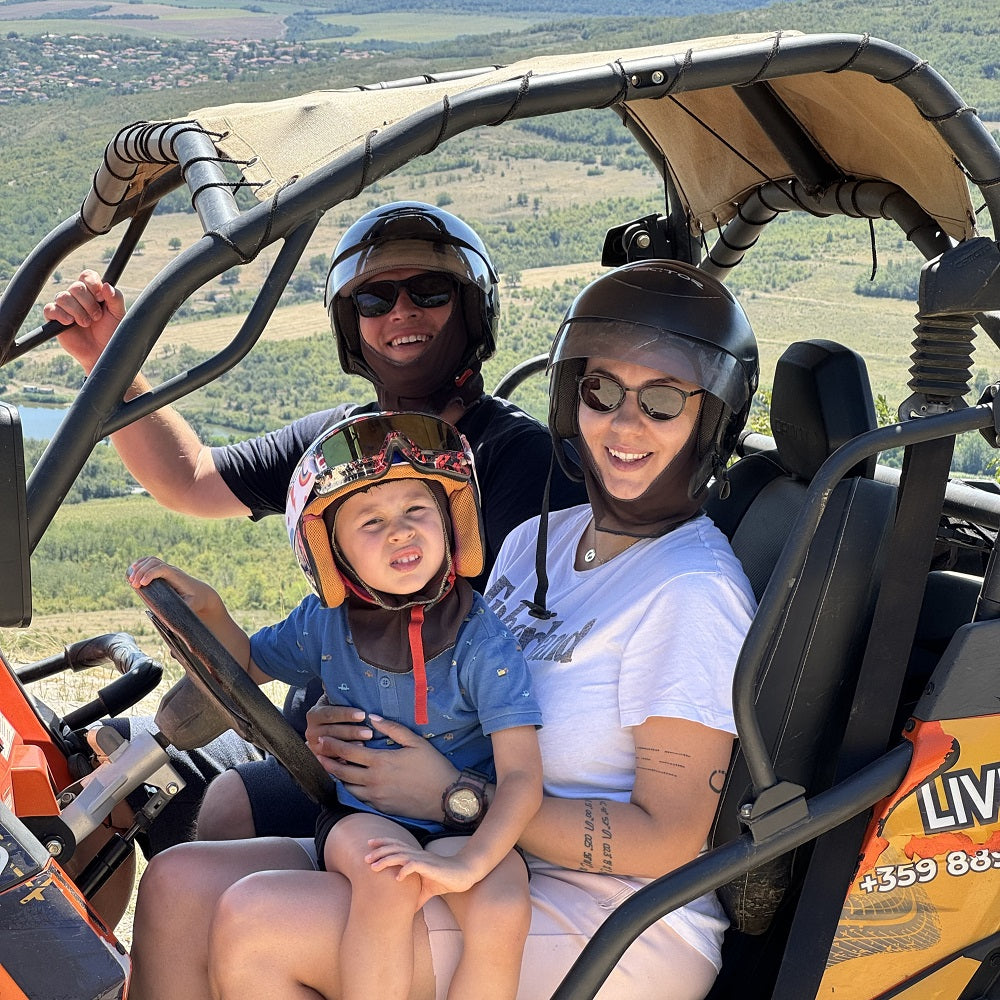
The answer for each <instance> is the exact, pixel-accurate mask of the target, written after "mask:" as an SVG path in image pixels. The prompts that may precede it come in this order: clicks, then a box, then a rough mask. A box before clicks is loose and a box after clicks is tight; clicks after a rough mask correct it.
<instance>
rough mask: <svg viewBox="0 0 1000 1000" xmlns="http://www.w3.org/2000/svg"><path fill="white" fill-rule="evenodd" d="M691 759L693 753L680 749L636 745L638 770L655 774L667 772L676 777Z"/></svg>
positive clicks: (666, 773)
mask: <svg viewBox="0 0 1000 1000" xmlns="http://www.w3.org/2000/svg"><path fill="white" fill-rule="evenodd" d="M690 760H691V755H690V754H687V753H682V752H681V751H680V750H665V749H663V748H661V747H636V748H635V769H636V770H637V771H652V772H653V773H654V774H665V775H667V776H668V777H674V776H675V775H676V774H677V772H678V771H683V770H684V768H685V767H687V766H688V763H689V762H690Z"/></svg>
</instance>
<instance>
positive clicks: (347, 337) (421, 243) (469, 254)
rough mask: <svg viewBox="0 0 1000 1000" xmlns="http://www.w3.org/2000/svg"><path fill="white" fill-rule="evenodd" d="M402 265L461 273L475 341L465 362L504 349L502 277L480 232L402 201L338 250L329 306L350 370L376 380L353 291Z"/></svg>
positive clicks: (371, 217) (352, 232) (355, 229)
mask: <svg viewBox="0 0 1000 1000" xmlns="http://www.w3.org/2000/svg"><path fill="white" fill-rule="evenodd" d="M397 267H419V268H424V269H426V270H428V271H445V272H447V273H448V274H453V275H454V276H455V277H456V278H458V280H459V282H460V283H461V285H462V294H461V305H462V312H463V319H464V321H465V329H466V333H467V335H468V341H469V350H468V352H467V354H466V357H465V358H464V359H463V365H462V368H463V369H464V368H469V367H472V368H475V369H477V370H478V368H479V366H480V364H481V363H482V362H483V361H485V360H486V359H487V358H489V357H492V355H493V352H494V350H495V349H496V329H497V322H498V319H499V314H500V294H499V289H498V284H499V281H498V278H497V274H496V270H495V269H494V267H493V262H492V261H491V260H490V256H489V253H488V252H487V250H486V247H485V246H484V244H483V241H482V240H481V239H480V238H479V236H478V235H477V234H476V232H475V231H474V230H473V229H472V228H471V227H470V226H468V225H467V224H466V223H464V222H463V221H462V220H461V219H459V218H458V217H457V216H454V215H452V214H451V213H450V212H445V211H444V210H443V209H440V208H435V207H434V206H433V205H426V204H424V203H423V202H419V201H396V202H393V203H391V204H389V205H384V206H383V207H381V208H375V209H372V210H371V211H370V212H366V213H365V214H364V215H362V216H361V218H360V219H358V221H357V222H355V223H354V224H353V225H352V226H351V227H350V228H349V229H348V230H347V232H345V233H344V235H343V236H342V237H341V238H340V242H339V243H338V244H337V248H336V249H335V250H334V252H333V262H332V263H331V265H330V273H329V274H328V276H327V279H326V296H325V305H326V309H327V312H328V313H329V315H330V323H331V324H332V326H333V333H334V336H335V337H336V339H337V351H338V353H339V355H340V364H341V367H342V368H343V369H344V371H346V372H348V373H350V374H355V375H362V376H363V377H365V378H367V379H369V380H375V378H374V373H373V372H372V371H371V369H370V367H369V366H368V364H367V362H366V361H365V360H364V358H363V357H362V355H361V333H360V331H359V329H358V317H357V313H356V311H355V308H354V304H353V303H352V302H351V299H350V294H351V292H352V290H353V289H354V288H355V287H356V286H357V285H359V284H360V283H361V282H362V281H365V280H367V279H369V278H371V277H372V276H373V275H376V274H378V273H379V272H381V271H390V270H393V269H395V268H397ZM375 381H377V380H375Z"/></svg>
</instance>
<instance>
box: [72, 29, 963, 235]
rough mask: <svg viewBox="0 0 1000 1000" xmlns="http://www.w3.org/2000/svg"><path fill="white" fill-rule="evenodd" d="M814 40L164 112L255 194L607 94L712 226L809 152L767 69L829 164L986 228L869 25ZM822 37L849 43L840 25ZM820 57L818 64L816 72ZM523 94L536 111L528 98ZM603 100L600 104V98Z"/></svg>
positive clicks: (150, 168)
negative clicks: (406, 130)
mask: <svg viewBox="0 0 1000 1000" xmlns="http://www.w3.org/2000/svg"><path fill="white" fill-rule="evenodd" d="M816 37H817V36H802V35H800V34H799V33H797V32H780V33H772V34H762V35H743V36H736V35H734V36H726V37H718V38H703V39H698V40H695V41H685V42H675V43H669V44H663V45H653V46H647V47H643V48H628V49H620V50H617V49H611V50H605V51H599V52H583V53H567V54H563V55H546V56H538V57H533V58H530V59H525V60H522V61H520V62H517V63H514V64H512V65H509V66H502V67H493V68H487V69H482V70H475V71H469V72H468V73H466V74H462V73H456V74H451V75H449V76H448V78H445V79H432V78H428V81H429V82H423V81H421V82H411V81H404V82H403V84H380V85H378V86H375V87H371V88H354V89H350V90H335V91H317V92H313V93H309V94H305V95H302V96H300V97H295V98H290V99H287V100H281V101H274V102H267V103H249V104H232V105H226V106H220V107H210V108H202V109H199V110H196V111H194V112H193V113H192V114H191V116H190V118H189V119H186V120H185V121H186V122H187V125H186V126H185V125H184V123H183V122H177V123H161V124H167V125H169V124H176V125H178V126H179V127H190V128H194V129H199V130H204V132H205V133H206V134H207V135H208V136H209V138H210V139H211V142H212V143H213V145H214V147H215V149H216V150H217V151H218V154H220V155H221V157H222V158H225V159H228V160H231V161H234V162H236V163H238V164H240V166H241V170H242V173H243V175H244V177H245V178H246V180H247V182H248V183H250V184H252V185H253V187H254V190H255V192H256V194H257V197H258V198H260V199H261V200H266V199H268V198H271V197H272V196H273V195H274V193H275V191H276V190H278V189H280V188H281V187H282V186H284V185H287V184H289V183H290V182H292V181H294V180H297V179H301V178H304V177H307V176H309V175H310V174H312V173H313V172H314V171H317V170H320V169H321V168H323V167H325V166H327V165H329V164H331V163H332V162H334V161H337V160H342V159H343V158H345V157H347V158H350V157H352V156H353V157H361V156H363V155H364V153H365V150H366V148H370V147H371V144H372V143H373V142H375V141H377V140H378V137H379V136H380V135H383V134H384V133H386V132H387V130H390V129H393V128H398V127H399V126H401V125H402V126H405V125H406V124H407V123H408V122H410V121H413V120H416V119H417V118H419V117H420V116H424V117H425V118H426V117H427V116H430V117H431V118H433V117H434V116H439V117H440V120H441V134H442V136H444V135H445V134H446V133H448V134H453V132H449V129H453V128H454V127H455V126H454V115H455V112H456V109H461V111H462V114H463V115H464V118H463V120H462V121H463V124H462V128H465V127H472V126H475V125H481V124H494V123H495V122H496V121H497V120H502V119H504V118H507V117H511V118H513V117H519V116H521V114H522V112H523V113H524V114H528V113H530V114H531V115H533V116H534V115H538V114H544V113H550V112H555V111H560V110H568V109H571V108H574V107H597V106H602V107H603V106H606V107H608V108H609V110H608V111H607V112H606V113H608V114H612V113H617V114H618V115H619V116H620V117H621V118H622V119H624V120H625V121H626V122H627V123H628V124H629V127H630V128H631V129H632V131H633V132H635V133H636V134H637V136H639V137H640V141H642V142H643V145H644V147H645V148H646V150H647V152H648V153H649V154H650V155H651V157H652V158H653V159H654V160H658V161H659V162H657V164H656V165H657V167H658V168H659V169H661V170H662V171H665V172H669V175H670V177H671V180H672V181H673V183H674V186H675V188H676V191H677V193H678V196H679V198H680V201H681V203H682V205H683V209H684V211H685V212H686V214H687V218H688V221H689V224H690V228H691V230H692V232H693V233H694V234H696V235H698V234H700V233H702V232H704V231H706V230H714V229H716V228H717V227H719V226H720V225H722V224H724V223H726V222H727V221H729V220H730V219H732V218H733V216H734V215H735V214H736V211H737V206H738V205H739V203H740V202H741V201H742V200H743V199H744V198H745V196H746V195H747V193H748V192H749V191H751V190H753V189H755V188H757V187H758V186H759V185H760V184H761V183H762V182H764V181H766V180H776V181H780V180H782V179H787V178H791V177H794V176H796V165H795V164H794V163H793V162H790V157H789V155H788V152H787V150H786V149H783V148H782V144H781V142H780V139H779V137H777V136H776V134H775V131H774V130H773V129H770V128H767V127H765V126H764V125H762V124H761V121H760V120H759V117H758V116H755V115H754V114H753V113H752V112H751V110H749V109H748V106H747V103H746V101H745V91H746V90H747V88H748V87H750V86H751V85H753V84H755V83H759V82H761V81H765V80H766V85H767V86H768V87H769V88H770V91H771V96H772V100H773V101H774V103H775V104H776V105H777V106H778V107H779V108H780V109H781V114H782V115H785V116H787V118H788V120H789V121H792V122H794V124H795V126H796V127H797V128H799V129H801V134H804V135H806V136H808V137H809V141H810V142H811V143H812V145H813V146H814V153H815V156H816V157H817V158H818V159H819V160H820V161H821V162H823V163H825V164H827V165H828V166H829V169H830V172H831V175H835V176H837V177H838V178H850V179H874V180H881V181H886V182H889V183H891V184H894V185H896V186H898V187H899V188H900V189H902V190H903V191H904V192H906V193H907V194H908V195H909V196H910V197H912V198H913V199H914V200H915V201H916V202H917V203H918V204H919V205H920V206H921V208H923V210H924V211H925V212H927V214H928V215H930V216H931V217H932V218H933V219H935V220H936V221H937V223H938V225H939V226H941V228H942V229H943V230H944V231H945V232H946V233H947V234H948V235H949V236H951V237H953V238H954V239H957V240H961V239H965V238H967V237H969V236H971V235H974V233H975V215H974V212H973V209H972V205H971V202H970V197H969V185H968V183H967V179H966V176H965V173H963V169H962V167H961V166H960V165H959V163H958V162H957V158H956V156H955V153H954V152H953V150H952V148H950V146H949V144H948V143H947V142H946V141H945V140H944V139H943V138H942V135H941V134H940V129H939V126H938V123H937V122H936V121H933V120H931V117H930V116H929V115H927V114H926V113H925V112H924V111H923V110H921V109H919V108H918V107H917V105H916V104H915V103H914V101H913V100H912V99H911V97H910V96H908V95H907V94H906V93H904V92H902V91H901V90H900V89H898V88H897V86H895V85H894V83H895V81H893V80H891V79H889V82H880V79H877V78H876V77H875V76H874V75H873V74H872V73H871V72H870V71H866V72H858V71H854V70H853V69H851V68H850V65H851V48H850V47H849V44H848V43H850V46H857V38H858V36H842V37H843V38H844V39H845V42H844V46H843V53H842V54H840V52H839V50H838V48H837V45H836V44H833V45H832V46H830V47H829V48H830V54H828V53H827V50H826V49H822V50H817V49H816V43H815V39H816ZM822 37H825V38H833V39H835V41H836V40H838V39H839V37H841V36H822ZM883 44H884V43H883ZM816 51H822V53H823V54H822V57H819V58H817V57H816V56H815V55H814V53H815V52H816ZM899 51H900V52H902V51H903V50H899ZM800 52H801V53H808V54H809V58H805V56H804V55H801V54H800ZM910 58H911V60H912V57H910ZM838 59H839V60H840V63H841V64H837V60H838ZM813 66H815V67H817V68H816V69H815V71H808V70H809V69H810V68H812V67H813ZM891 69H892V68H891V67H890V72H891ZM657 81H659V83H658V82H657ZM715 81H726V82H725V83H724V84H720V83H715ZM713 83H714V84H715V85H713ZM503 92H507V93H516V94H517V106H515V107H512V108H508V107H507V106H506V105H505V104H504V103H503V102H502V101H500V100H499V99H498V97H497V95H498V94H499V93H503ZM606 94H608V95H610V99H608V98H607V97H605V96H604V95H606ZM522 96H523V107H527V106H528V105H529V104H530V112H529V111H524V110H523V107H522V106H521V105H522ZM597 99H601V103H600V104H596V103H593V102H594V101H595V100H597ZM531 102H534V103H531ZM546 102H548V104H546ZM449 116H451V117H449ZM466 123H467V124H466ZM109 148H110V147H109ZM429 148H433V145H430V146H429ZM129 155H130V157H132V158H133V159H134V160H135V161H136V166H135V168H134V177H133V178H132V179H131V181H130V182H129V190H128V193H127V195H126V197H132V196H134V195H135V193H136V190H137V189H138V188H141V187H142V186H143V185H144V184H147V183H149V182H150V180H151V179H153V178H155V177H156V176H157V175H158V174H159V173H160V172H162V171H163V170H164V169H166V168H167V167H168V166H169V163H168V162H167V161H168V160H169V157H168V156H167V157H161V159H160V162H158V163H154V162H147V163H143V162H141V161H142V157H141V156H135V154H134V153H130V154H129ZM154 159H155V158H154ZM384 172H386V171H385V170H383V173H384ZM369 179H370V180H374V179H376V177H375V176H371V177H370V178H369ZM116 200H124V199H115V198H109V197H108V196H107V194H106V193H103V192H102V197H101V201H102V202H103V204H105V205H107V204H109V203H111V202H114V201H116ZM89 224H90V225H91V226H93V223H89Z"/></svg>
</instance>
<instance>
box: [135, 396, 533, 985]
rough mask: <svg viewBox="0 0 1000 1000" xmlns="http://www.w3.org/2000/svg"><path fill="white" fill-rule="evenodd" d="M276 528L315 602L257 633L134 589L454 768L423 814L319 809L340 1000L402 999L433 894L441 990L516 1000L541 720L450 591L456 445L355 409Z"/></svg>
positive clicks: (403, 416)
mask: <svg viewBox="0 0 1000 1000" xmlns="http://www.w3.org/2000/svg"><path fill="white" fill-rule="evenodd" d="M285 523H286V527H287V528H288V533H289V538H290V539H291V542H292V547H293V549H294V551H295V554H296V557H297V558H298V560H299V564H300V565H301V567H302V570H303V572H304V573H305V575H306V578H307V579H308V580H309V583H310V585H311V586H312V588H313V590H314V591H315V593H314V594H312V595H310V596H308V597H306V598H305V600H304V601H302V603H301V604H300V605H299V606H298V607H296V608H295V609H294V610H293V611H292V613H291V614H290V615H289V616H288V618H286V619H285V620H284V621H282V622H279V623H278V624H276V625H272V626H269V627H267V628H264V629H261V630H260V631H259V632H257V633H256V634H255V635H253V636H252V637H248V636H247V634H246V633H245V632H244V631H243V630H242V629H241V628H240V627H239V626H238V625H237V624H236V623H235V622H234V621H233V619H232V618H231V617H230V615H229V613H228V612H227V610H226V608H225V606H224V604H223V603H222V600H221V598H220V597H219V595H218V594H217V593H216V591H215V590H213V589H212V588H211V587H210V586H208V585H207V584H205V583H202V582H201V581H198V580H195V579H193V578H192V577H190V576H188V575H187V574H186V573H183V572H182V571H181V570H179V569H177V568H176V567H173V566H169V565H167V564H166V563H163V562H162V561H160V560H159V559H156V558H153V557H148V558H144V559H140V560H137V561H136V562H135V563H133V564H132V566H130V567H129V573H128V579H129V582H130V583H131V585H132V586H133V587H135V588H137V589H138V588H140V587H143V586H145V585H146V584H147V583H149V582H150V581H151V580H153V579H155V578H157V577H162V578H163V579H165V580H166V581H167V582H168V583H170V584H171V585H172V586H173V587H174V588H175V589H176V590H177V591H178V593H179V594H180V595H181V597H182V598H183V599H184V600H185V602H186V603H187V604H188V606H189V607H190V608H191V609H192V611H194V612H195V614H197V615H198V617H199V618H200V619H201V620H202V621H203V622H204V623H205V624H206V625H207V626H208V627H209V628H210V629H211V630H212V631H213V632H214V633H215V635H216V636H217V637H218V638H219V639H220V640H221V641H222V642H223V643H224V644H225V645H226V647H227V648H228V649H229V651H230V652H231V653H232V654H233V656H234V657H235V658H236V660H237V661H238V662H240V663H245V664H247V665H248V666H247V671H248V673H249V674H250V676H251V677H252V678H253V679H254V680H255V681H257V683H265V682H266V681H269V680H271V679H272V678H276V679H279V680H283V681H286V682H288V683H292V684H300V683H305V681H306V680H308V678H309V677H310V676H312V675H317V674H318V675H320V676H321V677H322V679H323V685H324V688H325V690H326V695H327V697H328V699H329V700H330V701H331V702H334V703H336V704H344V705H350V706H352V707H356V708H359V709H363V710H364V711H365V712H366V713H367V714H368V718H369V719H370V720H371V728H372V729H373V730H375V731H376V732H377V731H379V723H380V722H381V721H382V718H383V717H385V718H392V719H394V720H396V721H398V722H401V723H402V724H404V725H405V726H407V727H408V728H410V729H412V730H414V731H415V732H417V733H420V734H422V735H423V736H424V737H425V738H426V739H428V740H429V741H430V742H431V743H432V744H433V745H434V746H435V747H436V748H437V749H439V750H440V751H441V752H443V753H445V754H446V755H447V756H448V758H449V759H450V760H451V761H452V763H454V765H455V767H456V769H458V770H459V771H461V772H462V774H461V775H460V777H459V780H457V781H456V782H455V784H454V785H452V786H451V788H450V789H449V790H448V791H447V792H446V793H445V796H444V799H443V801H442V802H441V803H440V804H436V803H435V804H434V807H433V808H431V809H429V810H427V812H426V813H425V815H432V814H433V815H435V816H436V817H437V818H436V819H435V820H427V819H422V818H414V817H401V816H386V815H383V814H381V813H379V812H377V811H376V810H375V809H374V808H373V807H372V806H370V805H366V804H365V803H364V802H361V801H359V800H358V799H357V798H355V797H354V796H353V795H351V794H350V792H348V791H347V790H346V789H345V788H344V787H343V786H340V787H338V797H339V799H340V808H339V809H326V810H324V812H323V814H322V815H321V817H320V820H319V822H318V824H317V831H316V845H317V851H318V854H319V858H320V863H321V866H322V867H324V868H325V869H326V870H327V871H335V872H340V873H341V874H343V875H344V876H346V877H347V878H348V879H349V880H350V882H351V899H352V903H351V910H350V916H349V918H348V923H347V927H346V929H345V931H344V937H343V947H342V950H341V956H340V961H341V970H342V997H343V998H344V1000H353V998H364V1000H368V998H370V997H373V996H378V997H384V998H393V997H398V998H400V1000H403V998H405V997H407V996H408V995H409V992H410V985H411V980H412V977H413V967H412V950H413V949H412V943H411V942H412V934H413V930H412V926H413V917H414V914H415V913H416V912H417V910H418V909H419V908H420V907H421V906H422V905H423V903H424V902H425V901H426V900H427V899H428V898H429V897H431V896H434V895H442V896H443V897H444V898H445V900H446V901H447V903H448V904H449V906H450V907H451V909H452V910H453V912H454V914H455V918H456V921H457V922H458V924H459V926H460V927H461V929H462V937H463V946H462V948H463V950H462V955H461V958H460V960H459V965H458V968H457V970H456V972H455V976H454V978H453V980H452V984H451V988H450V989H449V992H448V996H449V997H450V998H452V1000H457V998H471V997H477V998H494V997H495V998H498V1000H499V998H513V997H514V996H515V995H516V993H517V987H518V979H519V974H520V966H521V950H522V947H523V943H524V940H525V937H526V935H527V932H528V925H529V922H530V904H529V899H528V873H527V867H526V865H525V863H524V861H523V859H522V858H521V857H520V856H519V855H518V854H517V853H516V851H514V850H513V848H514V845H515V843H516V841H517V838H518V836H519V835H520V833H521V831H522V830H523V829H524V827H525V825H526V824H527V823H528V821H529V820H530V819H531V817H532V816H533V815H534V814H535V812H536V811H537V809H538V807H539V805H540V803H541V796H542V785H541V760H540V755H539V750H538V740H537V737H536V734H535V729H536V727H537V726H538V725H540V724H541V716H540V714H539V711H538V706H537V704H536V702H535V699H534V697H533V695H532V693H531V686H530V679H529V677H528V672H527V667H526V665H525V662H524V658H523V656H522V654H521V651H520V648H519V646H518V645H517V643H516V641H515V640H514V639H513V637H512V636H511V635H510V634H509V633H508V632H507V630H506V629H505V628H504V627H503V625H501V624H500V622H499V620H498V619H497V618H496V616H495V615H494V614H493V612H492V611H491V610H490V609H489V608H488V607H487V605H486V603H485V601H484V600H483V598H482V597H481V596H480V595H479V594H476V593H475V592H473V590H472V588H471V587H470V586H469V583H468V581H467V580H465V579H464V577H467V576H475V575H476V574H477V573H479V572H480V569H481V565H482V552H483V542H482V531H481V526H480V519H479V506H478V496H477V490H476V484H475V475H474V471H473V465H472V455H471V452H470V451H469V448H468V445H467V444H466V442H465V439H464V438H463V437H462V436H461V435H460V434H459V433H458V432H457V431H456V430H455V429H454V428H453V427H452V426H451V425H450V424H447V423H445V422H444V421H442V420H439V419H438V418H436V417H431V416H427V415H424V414H417V413H391V414H390V413H380V414H370V415H365V416H357V417H350V418H348V419H347V420H344V421H341V422H340V423H339V424H336V425H335V426H334V427H333V428H331V429H330V430H328V431H326V432H324V433H323V434H322V435H321V436H320V437H319V438H317V439H316V441H314V442H313V444H312V445H311V446H310V448H309V449H308V451H307V452H306V454H305V455H304V456H303V458H302V460H301V461H300V463H299V466H298V468H297V469H296V471H295V475H294V476H293V478H292V481H291V484H290V486H289V491H288V503H287V507H286V513H285ZM370 742H371V745H373V746H388V745H393V744H392V741H391V740H389V739H388V738H387V737H384V738H381V739H380V738H375V739H373V740H372V741H370ZM494 776H495V777H494ZM493 780H495V781H496V790H495V792H494V793H493V795H492V798H491V801H489V803H488V806H489V809H488V810H487V809H486V806H487V802H486V783H487V782H488V781H493ZM387 959H388V960H387Z"/></svg>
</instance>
